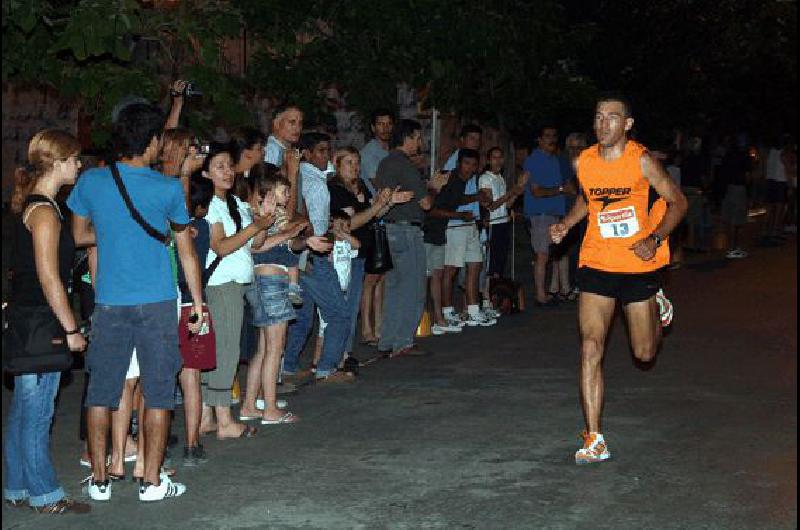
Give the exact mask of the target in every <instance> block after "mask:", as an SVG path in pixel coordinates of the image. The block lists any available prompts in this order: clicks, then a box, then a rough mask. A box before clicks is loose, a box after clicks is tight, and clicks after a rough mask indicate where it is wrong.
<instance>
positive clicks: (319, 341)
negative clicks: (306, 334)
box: [311, 334, 325, 367]
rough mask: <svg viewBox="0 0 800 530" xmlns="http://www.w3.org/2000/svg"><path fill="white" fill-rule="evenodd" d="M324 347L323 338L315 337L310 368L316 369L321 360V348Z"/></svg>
mask: <svg viewBox="0 0 800 530" xmlns="http://www.w3.org/2000/svg"><path fill="white" fill-rule="evenodd" d="M324 345H325V337H324V336H322V337H320V336H319V334H318V335H317V337H316V339H315V342H314V357H313V358H312V359H311V364H312V366H314V367H316V366H317V365H318V364H319V360H320V359H321V358H322V347H323V346H324Z"/></svg>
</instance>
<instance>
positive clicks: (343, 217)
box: [331, 208, 350, 221]
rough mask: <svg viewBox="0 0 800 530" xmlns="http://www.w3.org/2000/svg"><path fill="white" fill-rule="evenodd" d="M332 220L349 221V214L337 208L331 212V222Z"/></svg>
mask: <svg viewBox="0 0 800 530" xmlns="http://www.w3.org/2000/svg"><path fill="white" fill-rule="evenodd" d="M334 219H339V220H340V221H349V220H350V214H349V213H347V212H345V211H344V210H342V209H340V208H337V209H335V210H331V221H333V220H334Z"/></svg>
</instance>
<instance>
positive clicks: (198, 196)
mask: <svg viewBox="0 0 800 530" xmlns="http://www.w3.org/2000/svg"><path fill="white" fill-rule="evenodd" d="M212 198H214V184H212V183H211V179H207V178H205V177H204V176H203V175H202V173H199V172H194V173H192V176H191V177H190V179H189V208H191V211H190V212H189V213H190V214H191V215H194V214H195V212H196V211H197V209H198V208H208V205H209V204H211V199H212Z"/></svg>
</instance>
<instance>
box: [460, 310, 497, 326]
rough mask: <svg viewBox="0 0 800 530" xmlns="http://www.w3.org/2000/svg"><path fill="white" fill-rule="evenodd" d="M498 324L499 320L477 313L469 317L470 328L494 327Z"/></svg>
mask: <svg viewBox="0 0 800 530" xmlns="http://www.w3.org/2000/svg"><path fill="white" fill-rule="evenodd" d="M495 324H497V319H495V318H487V317H486V316H485V315H484V314H483V313H477V314H474V315H468V316H467V325H468V326H470V327H474V326H483V327H486V326H494V325H495Z"/></svg>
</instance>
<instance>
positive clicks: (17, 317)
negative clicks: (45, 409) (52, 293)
mask: <svg viewBox="0 0 800 530" xmlns="http://www.w3.org/2000/svg"><path fill="white" fill-rule="evenodd" d="M6 318H7V324H6V326H7V327H6V326H4V329H3V369H4V370H5V371H7V372H9V373H11V374H14V375H20V374H41V373H48V372H61V371H63V370H69V369H70V368H72V362H73V359H72V352H70V351H69V346H68V345H67V335H66V333H65V332H64V328H63V327H61V323H60V322H59V321H58V318H56V316H55V314H54V313H53V310H52V309H50V306H46V305H45V306H19V305H9V306H8V308H7V309H6Z"/></svg>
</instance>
